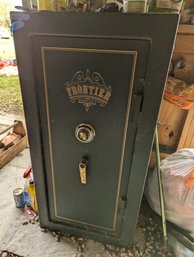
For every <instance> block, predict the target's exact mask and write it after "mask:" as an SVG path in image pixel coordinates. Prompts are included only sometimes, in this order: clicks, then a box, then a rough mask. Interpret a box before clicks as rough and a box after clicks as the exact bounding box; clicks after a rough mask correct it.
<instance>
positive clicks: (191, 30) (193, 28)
mask: <svg viewBox="0 0 194 257" xmlns="http://www.w3.org/2000/svg"><path fill="white" fill-rule="evenodd" d="M178 34H179V35H180V34H182V35H184V34H194V25H191V24H180V25H179V28H178Z"/></svg>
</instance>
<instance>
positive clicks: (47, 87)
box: [12, 12, 177, 245]
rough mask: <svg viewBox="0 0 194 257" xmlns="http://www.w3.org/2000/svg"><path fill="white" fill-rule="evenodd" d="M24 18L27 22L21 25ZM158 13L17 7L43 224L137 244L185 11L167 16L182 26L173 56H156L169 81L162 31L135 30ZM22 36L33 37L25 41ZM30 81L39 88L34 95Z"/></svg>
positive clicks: (15, 16) (169, 47) (164, 65)
mask: <svg viewBox="0 0 194 257" xmlns="http://www.w3.org/2000/svg"><path fill="white" fill-rule="evenodd" d="M22 15H23V16H22ZM24 15H26V16H25V19H26V20H25V21H24ZM18 17H19V18H20V21H21V18H22V17H23V22H24V26H22V27H19V29H18V27H17V26H18ZM114 17H115V18H116V17H118V18H119V23H118V24H117V25H116V26H115V31H114V29H113V28H112V27H110V24H111V22H112V23H113V24H114V19H113V18H114ZM154 17H156V16H153V17H151V16H149V15H131V16H130V15H124V16H122V15H118V16H116V15H105V16H104V15H101V14H100V15H95V14H88V15H83V14H68V13H63V14H60V13H59V14H57V15H56V14H52V13H49V12H48V13H44V12H43V13H41V12H37V13H24V14H21V13H13V14H12V21H13V24H14V22H15V24H16V25H17V26H16V29H15V32H14V37H15V44H16V51H17V58H18V61H19V69H20V79H21V86H22V92H23V99H24V104H25V109H26V119H27V123H28V129H29V130H28V133H29V137H30V144H31V156H32V163H33V169H34V177H35V183H36V189H37V198H38V207H39V213H40V222H41V225H42V226H46V227H50V228H52V229H53V228H54V229H60V230H63V231H68V232H70V233H76V234H85V235H90V236H91V237H93V238H96V239H101V240H103V241H106V242H113V243H117V244H121V245H127V244H128V243H129V242H130V240H131V237H132V233H133V230H134V225H135V222H136V219H137V215H138V210H139V204H140V200H141V196H142V192H143V185H144V180H145V176H146V171H147V163H148V160H149V154H150V149H151V145H152V139H153V131H154V126H155V123H156V117H157V112H158V109H159V104H160V99H161V95H162V89H163V85H162V83H164V80H165V75H166V74H165V72H167V68H168V62H169V58H170V54H171V50H172V44H173V40H174V34H175V30H176V24H177V16H176V15H172V16H171V15H167V16H166V17H167V18H166V17H165V16H163V15H162V16H161V17H162V20H164V21H165V20H169V21H171V23H172V24H173V25H172V26H171V27H172V29H171V33H172V35H170V33H169V35H168V36H167V38H166V39H167V40H168V43H167V44H166V48H165V49H164V51H165V55H166V56H165V57H164V59H163V60H161V61H160V64H158V63H155V65H158V67H160V68H161V70H160V72H161V73H162V83H161V75H160V76H158V78H157V76H156V74H150V72H152V68H153V67H154V62H153V60H154V58H155V61H157V60H159V59H157V56H158V54H157V53H156V51H155V50H154V48H155V47H156V46H157V44H158V43H159V41H157V37H160V36H158V34H157V33H156V34H157V35H155V34H154V33H153V35H152V33H151V29H149V32H147V31H146V33H145V35H143V32H142V30H141V29H140V31H138V30H139V28H138V29H137V31H135V30H134V28H132V27H133V26H132V24H134V22H135V21H138V19H139V18H140V20H139V22H140V23H141V24H142V26H143V23H144V22H146V21H147V22H148V23H150V22H151V21H152V20H154V19H156V20H157V21H158V23H159V24H160V23H161V22H160V21H159V20H158V19H157V18H154ZM61 22H62V24H63V25H64V26H62V27H59V26H58V25H59V23H61ZM108 22H109V23H108ZM126 22H128V23H127V24H129V26H128V29H127V30H126V31H125V32H124V31H123V29H122V28H123V27H122V26H124V24H125V25H126ZM98 23H99V24H98ZM67 24H69V26H67ZM91 24H93V27H91ZM130 24H131V25H130ZM97 25H98V26H97ZM99 25H100V28H99ZM102 25H103V26H102ZM147 33H148V34H147ZM149 33H150V34H149ZM167 34H168V33H167ZM148 35H151V36H148ZM21 38H26V39H28V40H29V41H28V43H29V45H28V46H25V45H24V44H23V45H20V44H19V41H21ZM22 46H23V47H24V48H22ZM29 50H30V51H29ZM21 52H23V55H22V54H21ZM24 54H27V55H28V57H29V63H28V68H30V70H29V69H28V76H27V75H26V74H25V70H27V66H26V67H25V65H24V64H25V63H26V62H25V60H24V59H25V58H26V57H24ZM154 69H155V67H154ZM154 69H153V70H154ZM150 76H151V77H152V76H153V77H154V79H155V82H157V83H158V84H154V80H153V81H152V79H151V78H150ZM27 81H28V82H30V85H31V86H32V87H31V88H29V91H30V92H28V93H27V89H26V88H24V84H25V82H27ZM156 87H158V90H156V89H155V88H156ZM150 89H151V90H153V92H156V95H155V97H156V100H155V101H156V103H154V101H153V99H152V97H153V96H150V100H148V99H149V97H148V94H149V90H150ZM30 95H31V96H32V99H31V98H30ZM33 100H34V101H35V102H33ZM28 101H29V102H28ZM145 101H146V104H145ZM27 103H28V104H29V103H30V105H31V104H32V105H31V109H30V108H29V107H28V106H27V105H28V104H27ZM147 104H148V106H150V105H151V109H152V108H153V109H152V114H151V113H149V111H148V109H149V108H150V107H149V108H147ZM144 108H145V109H144ZM154 108H156V109H154ZM144 111H145V113H144ZM142 115H143V119H144V120H145V123H144V124H142V123H141V122H142V120H141V119H142ZM33 116H36V118H35V117H33ZM31 123H33V124H34V127H35V126H36V127H37V128H36V129H34V130H33V129H32V124H31ZM148 123H149V124H148ZM142 125H143V126H142ZM143 127H144V128H145V131H144V128H143ZM149 127H150V130H149V131H148V130H146V129H148V128H149ZM37 129H38V130H37ZM35 131H36V132H35ZM37 132H38V133H37ZM148 132H149V133H148ZM146 133H148V134H147V136H146ZM146 137H147V138H146ZM142 139H143V140H142ZM37 140H38V144H37V145H36V144H35V141H37ZM144 143H146V144H147V145H145V144H144ZM139 146H140V148H141V150H138V147H139ZM143 148H144V154H143V155H142V149H143ZM37 157H38V159H37ZM37 160H39V161H38V163H39V165H37ZM142 164H143V167H142ZM34 165H35V166H34ZM131 183H132V184H131ZM134 185H136V188H135V190H134V189H133V186H134ZM130 203H132V204H130ZM130 212H131V214H129V213H130ZM126 225H127V227H126ZM125 230H126V231H125ZM127 234H128V235H127Z"/></svg>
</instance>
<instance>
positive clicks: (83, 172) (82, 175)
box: [79, 162, 86, 184]
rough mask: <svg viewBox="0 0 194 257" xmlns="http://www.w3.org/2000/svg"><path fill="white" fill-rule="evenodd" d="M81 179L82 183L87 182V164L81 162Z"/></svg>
mask: <svg viewBox="0 0 194 257" xmlns="http://www.w3.org/2000/svg"><path fill="white" fill-rule="evenodd" d="M79 172H80V180H81V183H82V184H86V164H85V163H84V162H81V163H80V164H79Z"/></svg>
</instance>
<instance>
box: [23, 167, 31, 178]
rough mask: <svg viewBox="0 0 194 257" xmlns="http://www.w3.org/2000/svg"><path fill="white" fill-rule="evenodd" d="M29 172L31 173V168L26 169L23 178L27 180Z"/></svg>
mask: <svg viewBox="0 0 194 257" xmlns="http://www.w3.org/2000/svg"><path fill="white" fill-rule="evenodd" d="M31 172H32V167H30V168H28V169H27V170H26V171H25V172H24V174H23V178H27V177H28V176H29V175H30V173H31Z"/></svg>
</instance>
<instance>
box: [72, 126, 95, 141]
mask: <svg viewBox="0 0 194 257" xmlns="http://www.w3.org/2000/svg"><path fill="white" fill-rule="evenodd" d="M95 135H96V132H95V130H94V128H93V127H92V126H91V125H89V124H86V123H81V124H79V125H78V126H77V127H76V129H75V136H76V138H77V139H78V140H79V141H80V142H82V143H89V142H91V141H92V140H93V138H94V137H95Z"/></svg>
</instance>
